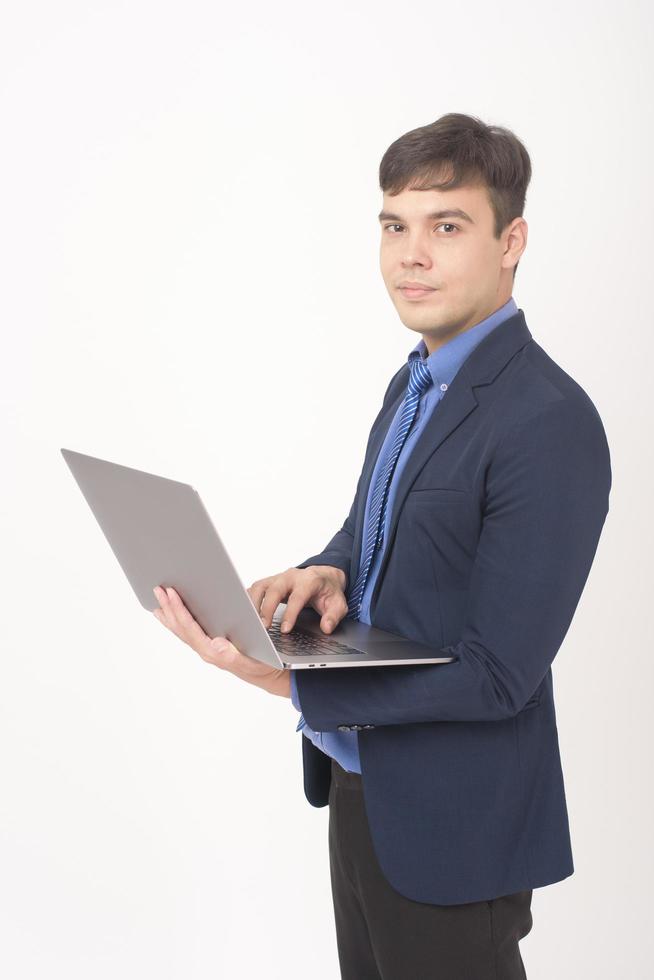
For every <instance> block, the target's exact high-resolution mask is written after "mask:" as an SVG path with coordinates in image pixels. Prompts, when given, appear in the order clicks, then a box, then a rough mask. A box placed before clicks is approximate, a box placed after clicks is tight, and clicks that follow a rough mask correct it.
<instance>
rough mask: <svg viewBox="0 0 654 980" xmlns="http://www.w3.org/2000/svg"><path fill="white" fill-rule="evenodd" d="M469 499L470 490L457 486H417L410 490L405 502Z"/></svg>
mask: <svg viewBox="0 0 654 980" xmlns="http://www.w3.org/2000/svg"><path fill="white" fill-rule="evenodd" d="M469 500H470V491H469V490H463V489H459V488H458V487H418V488H417V489H414V490H410V491H409V493H408V494H407V498H406V502H407V503H408V504H409V503H411V504H438V503H446V504H456V503H466V502H467V501H469Z"/></svg>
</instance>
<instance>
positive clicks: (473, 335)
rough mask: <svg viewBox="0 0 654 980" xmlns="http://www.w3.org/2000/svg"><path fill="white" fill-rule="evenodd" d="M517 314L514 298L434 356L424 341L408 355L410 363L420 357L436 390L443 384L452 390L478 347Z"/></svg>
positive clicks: (435, 352) (446, 344) (454, 338)
mask: <svg viewBox="0 0 654 980" xmlns="http://www.w3.org/2000/svg"><path fill="white" fill-rule="evenodd" d="M517 312H518V306H517V304H516V302H515V300H514V298H513V296H511V298H510V299H509V300H507V302H506V303H505V304H504V306H500V308H499V309H498V310H495V312H494V313H491V314H490V316H487V317H485V319H483V320H480V322H479V323H476V324H475V325H474V326H473V327H469V328H468V329H467V330H464V331H463V333H459V334H457V335H456V337H452V339H451V340H448V341H447V343H445V344H443V345H442V347H439V348H438V350H435V351H434V352H433V354H429V353H428V351H427V345H426V344H425V342H424V340H423V339H422V337H421V338H420V340H419V341H418V343H417V344H416V346H415V347H414V348H413V350H411V351H410V352H409V356H408V359H407V360H409V361H411V360H415V358H416V357H420V358H421V359H422V360H423V361H424V363H425V366H426V367H428V368H429V370H430V372H431V376H432V378H433V380H434V384H435V386H436V387H439V385H441V384H447V385H448V386H449V385H450V384H451V383H452V381H453V380H454V376H455V375H456V373H457V371H458V370H459V368H460V367H461V365H462V364H463V362H464V361H465V359H466V358H467V357H468V355H469V354H470V353H472V351H473V350H474V348H475V347H476V346H477V344H478V343H479V342H480V341H481V340H483V339H484V337H486V336H487V335H488V334H489V333H490V332H491V330H494V329H495V327H497V326H499V325H500V323H502V321H503V320H507V319H508V318H509V317H510V316H513V315H514V314H515V313H517Z"/></svg>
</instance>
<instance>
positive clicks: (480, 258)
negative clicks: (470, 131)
mask: <svg viewBox="0 0 654 980" xmlns="http://www.w3.org/2000/svg"><path fill="white" fill-rule="evenodd" d="M450 212H463V213H450ZM434 215H437V216H434ZM494 222H495V216H494V214H493V210H492V208H491V204H490V200H489V198H488V192H487V190H486V188H485V187H483V186H481V185H478V186H465V187H459V188H457V189H454V190H452V189H450V190H447V191H439V190H426V191H423V190H404V191H402V192H400V193H399V194H396V195H395V196H394V197H391V196H390V195H387V194H384V200H383V207H382V212H381V215H380V228H381V248H380V266H381V272H382V276H383V278H384V283H385V284H386V288H387V290H388V292H389V295H390V297H391V299H392V301H393V303H394V305H395V308H396V309H397V312H398V313H399V316H400V319H401V320H402V322H403V323H404V325H405V326H407V327H408V328H409V329H410V330H415V331H416V332H418V333H420V334H422V336H423V338H424V340H425V343H426V345H427V348H428V350H429V352H430V353H432V352H433V351H434V350H436V349H437V348H438V347H440V346H442V344H444V343H446V342H447V341H448V340H450V339H451V338H452V337H453V336H454V335H455V334H457V333H461V332H462V331H463V330H466V329H467V328H468V327H471V326H474V325H475V324H476V323H479V322H480V320H483V319H484V318H485V317H487V316H489V315H490V314H491V313H493V312H494V311H495V310H497V309H499V307H500V306H503V305H504V303H506V302H507V300H508V299H510V297H511V291H512V287H513V267H514V265H515V263H516V261H517V260H518V258H519V256H520V254H522V251H523V250H524V247H525V245H526V231H527V224H526V222H525V221H524V219H523V218H515V219H514V220H513V221H512V222H510V223H509V224H508V225H507V227H506V228H505V229H504V230H503V232H502V234H501V236H500V238H499V239H496V238H495V237H494V234H493V232H494ZM404 281H413V282H419V283H423V284H424V285H426V286H428V287H431V289H430V290H429V291H428V292H423V293H411V292H410V291H409V290H408V289H402V288H400V284H401V283H403V282H404Z"/></svg>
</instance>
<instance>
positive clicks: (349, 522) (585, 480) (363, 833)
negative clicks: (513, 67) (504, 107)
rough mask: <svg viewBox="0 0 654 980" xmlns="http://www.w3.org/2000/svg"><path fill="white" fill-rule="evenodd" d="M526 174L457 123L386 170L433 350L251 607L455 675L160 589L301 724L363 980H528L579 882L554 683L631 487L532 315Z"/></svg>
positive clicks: (393, 218)
mask: <svg viewBox="0 0 654 980" xmlns="http://www.w3.org/2000/svg"><path fill="white" fill-rule="evenodd" d="M530 176H531V165H530V160H529V156H528V153H527V151H526V149H525V148H524V146H523V145H522V143H520V141H519V140H518V139H517V138H516V137H515V135H514V134H513V133H511V132H510V131H508V130H506V129H503V128H501V127H491V126H487V125H485V124H484V123H483V122H481V121H480V120H479V119H476V118H474V117H470V116H466V115H462V114H459V113H450V114H448V115H445V116H443V117H441V118H440V119H438V120H436V121H435V122H434V123H432V124H430V125H427V126H424V127H421V128H419V129H416V130H413V131H411V132H409V133H406V134H405V135H404V136H402V137H400V138H399V139H398V140H396V141H395V142H394V143H393V144H392V145H391V146H390V147H389V149H388V150H387V151H386V153H385V155H384V157H383V159H382V162H381V166H380V185H381V189H382V191H383V208H382V212H381V213H380V215H379V219H380V224H381V271H382V275H383V278H384V282H385V285H386V288H387V289H388V292H389V295H390V297H391V300H392V302H393V303H394V305H395V307H396V309H397V311H398V314H399V316H400V319H401V321H402V323H403V324H404V325H405V326H406V327H407V328H408V329H409V330H411V331H412V332H413V333H414V334H417V335H419V338H420V339H419V340H418V341H417V343H416V345H415V346H414V347H413V349H412V350H411V351H410V353H409V356H408V359H407V362H406V363H405V364H403V365H402V366H401V367H400V369H399V371H398V372H397V373H396V374H395V375H394V376H393V378H392V379H391V381H390V384H389V386H388V388H387V390H386V394H385V396H384V400H383V404H382V407H381V410H380V412H379V414H378V415H377V418H376V419H375V421H374V423H373V426H372V429H371V432H370V436H369V439H368V445H367V449H366V455H365V459H364V463H363V469H362V472H361V475H360V477H359V482H358V485H357V489H356V495H355V498H354V502H353V504H352V507H351V510H350V513H349V514H348V517H347V518H346V520H345V523H344V524H343V527H342V528H341V529H340V530H339V531H338V532H337V533H336V534H335V535H334V537H333V538H332V539H331V541H330V542H329V543H328V544H327V546H326V547H325V549H324V550H323V551H322V552H320V553H319V554H317V555H314V556H312V557H311V558H309V559H307V560H306V561H304V562H303V563H302V564H300V565H298V566H297V567H294V568H290V569H287V570H286V571H284V572H282V573H280V574H277V575H273V576H270V577H268V578H264V579H260V580H258V581H256V582H254V583H253V584H252V585H251V586H250V588H249V590H248V592H249V594H250V596H251V598H252V600H253V602H254V604H255V606H256V608H257V609H258V610H259V611H260V615H261V618H262V620H263V622H264V624H265V625H266V626H267V627H268V626H269V625H270V622H271V620H272V616H273V614H274V612H275V610H276V609H277V606H278V604H279V603H280V602H286V603H287V610H286V616H285V619H286V622H287V628H288V629H292V627H293V625H294V623H295V619H296V617H297V615H298V613H299V611H300V610H301V609H302V608H303V607H304V606H306V605H309V604H310V605H312V606H313V607H314V608H315V609H316V610H317V611H318V612H319V613H320V615H321V627H322V629H323V630H324V631H325V632H326V633H330V632H332V631H333V630H334V628H335V627H336V626H337V624H338V623H339V622H340V620H341V619H342V618H343V617H344V616H346V615H348V616H354V617H358V618H359V619H361V620H363V621H365V622H368V623H373V624H374V625H375V626H378V627H381V628H382V629H386V630H389V631H391V632H393V633H397V634H400V635H403V636H406V637H411V638H412V639H414V640H418V641H420V642H423V643H427V644H429V645H431V646H434V647H439V648H442V652H443V655H445V656H452V657H454V660H453V662H451V663H448V664H430V665H407V666H391V667H361V668H348V669H340V670H337V669H332V670H324V671H297V672H296V671H290V672H288V671H277V670H273V669H271V668H269V667H266V666H265V665H263V664H257V663H255V662H254V661H252V660H251V658H248V657H246V656H245V655H244V654H242V653H240V651H238V650H236V648H235V647H234V646H233V644H231V643H228V642H227V641H224V640H222V639H221V638H217V639H214V640H213V641H212V640H210V639H209V638H208V637H206V636H205V635H204V634H202V631H201V630H200V628H199V627H198V626H197V624H195V623H193V621H192V620H191V619H190V616H189V614H188V612H187V611H186V610H185V609H184V607H183V605H182V603H181V601H180V600H179V597H178V596H176V595H175V594H174V593H172V590H170V593H171V594H170V595H169V596H166V595H165V593H164V594H162V606H163V607H164V608H163V611H162V612H161V613H160V615H161V618H162V619H163V620H164V621H165V622H166V623H167V625H169V626H170V628H174V629H175V631H176V632H177V633H178V635H180V636H181V637H182V638H183V639H185V640H186V642H189V643H191V645H194V646H195V648H196V649H197V650H198V652H199V653H200V654H201V655H202V656H203V657H204V658H205V659H207V660H208V661H209V662H212V663H216V664H217V665H218V666H220V667H222V668H223V669H228V670H231V671H232V672H234V673H236V674H238V676H241V677H243V679H245V680H247V681H249V682H250V683H255V684H257V685H258V686H261V687H264V688H266V689H267V690H270V691H271V692H273V693H277V694H281V695H283V696H289V695H291V696H292V700H293V704H294V705H295V707H296V708H297V709H298V710H299V711H301V716H300V721H299V725H298V730H302V756H303V767H304V788H305V794H306V796H307V799H308V800H309V802H310V803H311V804H313V805H314V806H317V807H320V806H325V805H326V804H329V808H330V811H329V851H330V869H331V882H332V892H333V901H334V912H335V918H336V931H337V943H338V953H339V960H340V966H341V975H342V977H343V978H345V980H381V978H382V977H383V980H423V978H424V980H427V978H432V977H433V978H436V977H438V978H442V980H464V978H465V980H486V978H488V980H490V978H494V980H514V978H516V980H517V978H523V977H525V971H524V966H523V963H522V959H521V956H520V951H519V946H518V943H519V940H520V939H521V938H523V937H524V936H525V935H526V934H527V933H528V932H529V931H530V929H531V927H532V917H531V911H530V908H531V898H532V890H533V888H537V887H542V886H544V885H547V884H551V883H553V882H556V881H560V880H562V879H563V878H565V877H567V876H569V875H571V874H572V873H573V870H574V869H573V861H572V852H571V844H570V836H569V827H568V815H567V810H566V802H565V792H564V785H563V775H562V770H561V763H560V756H559V749H558V737H557V728H556V716H555V708H554V695H553V679H552V671H551V664H552V661H553V660H554V657H555V656H556V653H557V651H558V649H559V648H560V646H561V643H562V641H563V639H564V637H565V635H566V632H567V630H568V628H569V626H570V623H571V621H572V617H573V615H574V612H575V609H576V606H577V604H578V601H579V598H580V596H581V594H582V591H583V588H584V585H585V583H586V580H587V577H588V573H589V571H590V567H591V564H592V561H593V558H594V555H595V552H596V549H597V544H598V541H599V537H600V533H601V530H602V527H603V524H604V521H605V518H606V515H607V512H608V498H609V490H610V486H611V467H610V456H609V449H608V445H607V442H606V437H605V433H604V429H603V426H602V422H601V420H600V417H599V415H598V413H597V411H596V409H595V406H594V404H593V403H592V401H591V399H590V398H589V397H588V395H587V394H586V393H585V391H584V390H583V389H582V388H581V387H580V386H579V385H578V384H577V383H576V382H575V381H574V380H573V379H572V378H571V377H570V376H569V375H568V374H566V373H565V371H563V370H562V368H560V367H559V366H558V365H557V364H556V363H555V362H554V361H553V360H552V358H550V357H549V356H548V354H547V353H546V352H545V351H544V350H543V348H542V347H541V346H540V345H539V344H538V343H537V342H536V340H535V339H534V338H533V337H532V335H531V333H530V331H529V328H528V327H527V323H526V320H525V315H524V312H523V311H522V310H521V309H519V308H518V307H517V305H516V303H515V301H514V299H513V297H512V291H513V281H514V278H515V272H516V269H517V266H518V262H519V259H520V257H521V256H522V254H523V252H524V250H525V248H526V244H527V223H526V221H525V220H524V218H523V216H522V213H523V209H524V202H525V196H526V190H527V186H528V184H529V180H530ZM157 612H159V611H157ZM282 628H283V627H282ZM198 631H199V632H198ZM221 644H222V645H223V647H224V649H223V651H222V652H221V651H220V650H219V647H220V645H221Z"/></svg>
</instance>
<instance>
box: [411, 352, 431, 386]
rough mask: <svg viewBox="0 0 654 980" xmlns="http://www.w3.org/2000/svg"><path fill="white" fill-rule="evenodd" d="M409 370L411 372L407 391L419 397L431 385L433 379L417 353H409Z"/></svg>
mask: <svg viewBox="0 0 654 980" xmlns="http://www.w3.org/2000/svg"><path fill="white" fill-rule="evenodd" d="M409 368H410V370H411V377H410V378H409V391H410V393H411V394H417V395H421V394H422V393H423V391H426V390H427V388H429V386H430V385H431V384H433V382H434V379H433V378H432V376H431V371H430V370H429V368H428V367H427V365H426V364H425V362H424V361H423V359H422V358H421V356H420V354H419V352H418V351H411V354H409Z"/></svg>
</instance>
